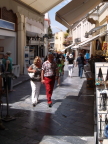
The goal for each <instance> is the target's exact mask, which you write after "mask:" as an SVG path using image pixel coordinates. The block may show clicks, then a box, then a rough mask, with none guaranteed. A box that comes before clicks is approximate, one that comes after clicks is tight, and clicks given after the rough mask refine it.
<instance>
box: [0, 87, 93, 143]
mask: <svg viewBox="0 0 108 144" xmlns="http://www.w3.org/2000/svg"><path fill="white" fill-rule="evenodd" d="M19 87H20V88H21V89H19ZM19 87H16V91H15V92H13V93H10V94H9V103H10V106H9V112H10V115H13V116H14V117H16V120H14V121H10V122H3V123H4V125H5V127H6V130H4V131H0V143H1V144H24V143H25V144H26V143H27V144H29V143H30V144H38V143H40V144H41V141H44V142H46V143H44V144H47V140H49V141H50V142H52V144H53V143H54V144H59V142H61V141H62V144H68V142H69V143H76V144H78V143H80V144H87V142H86V141H85V140H83V139H81V138H80V137H91V136H93V135H94V118H93V104H94V97H91V96H87V97H86V96H81V95H79V96H75V95H72V94H71V95H70V94H68V95H67V96H66V97H65V98H64V99H57V100H56V99H52V100H53V107H52V108H49V107H48V106H47V103H46V96H45V89H43V88H42V90H41V95H42V94H44V95H43V98H42V99H40V103H39V104H37V106H36V107H32V105H31V101H30V85H29V84H28V85H25V84H22V85H20V86H19ZM42 87H43V86H42ZM81 92H83V86H82V89H81ZM81 92H80V93H81ZM44 97H45V98H44ZM4 99H5V98H4ZM4 101H5V100H4ZM4 104H5V102H4ZM2 112H3V115H6V105H3V111H2ZM42 144H43V143H42Z"/></svg>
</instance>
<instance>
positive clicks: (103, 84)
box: [95, 62, 108, 144]
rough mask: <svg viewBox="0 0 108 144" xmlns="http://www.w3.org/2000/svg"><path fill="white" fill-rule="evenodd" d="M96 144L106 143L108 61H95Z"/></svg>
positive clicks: (107, 126)
mask: <svg viewBox="0 0 108 144" xmlns="http://www.w3.org/2000/svg"><path fill="white" fill-rule="evenodd" d="M95 85H96V107H97V141H98V143H97V144H106V143H108V63H106V62H100V63H99V62H97V63H95Z"/></svg>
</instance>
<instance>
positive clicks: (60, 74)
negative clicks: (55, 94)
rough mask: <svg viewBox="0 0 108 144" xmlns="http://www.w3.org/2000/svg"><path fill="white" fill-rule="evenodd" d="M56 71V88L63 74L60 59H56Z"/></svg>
mask: <svg viewBox="0 0 108 144" xmlns="http://www.w3.org/2000/svg"><path fill="white" fill-rule="evenodd" d="M57 69H58V72H57V73H56V76H57V86H60V77H61V76H62V73H63V65H62V63H61V61H60V59H57Z"/></svg>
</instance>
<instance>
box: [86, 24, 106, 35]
mask: <svg viewBox="0 0 108 144" xmlns="http://www.w3.org/2000/svg"><path fill="white" fill-rule="evenodd" d="M105 26H107V24H104V25H102V26H98V27H95V28H93V29H91V30H90V31H89V32H88V34H91V33H93V32H95V31H97V30H100V29H101V28H103V27H105Z"/></svg>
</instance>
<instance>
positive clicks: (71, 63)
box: [68, 54, 74, 77]
mask: <svg viewBox="0 0 108 144" xmlns="http://www.w3.org/2000/svg"><path fill="white" fill-rule="evenodd" d="M73 67H74V58H73V55H72V54H69V57H68V76H69V77H72V73H73Z"/></svg>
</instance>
